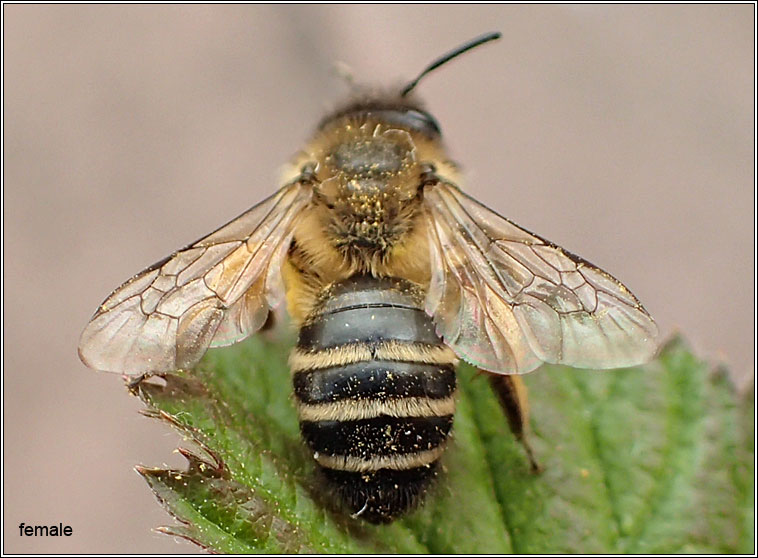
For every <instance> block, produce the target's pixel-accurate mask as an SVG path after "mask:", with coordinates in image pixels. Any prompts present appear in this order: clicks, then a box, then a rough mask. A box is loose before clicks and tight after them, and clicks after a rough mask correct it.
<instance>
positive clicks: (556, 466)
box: [132, 336, 754, 554]
mask: <svg viewBox="0 0 758 558" xmlns="http://www.w3.org/2000/svg"><path fill="white" fill-rule="evenodd" d="M291 346H292V339H291V338H290V337H287V338H284V339H281V338H280V339H276V340H266V339H264V338H263V337H262V336H258V337H255V338H252V339H250V340H248V341H245V342H243V343H240V344H238V345H236V346H234V347H229V348H225V349H217V350H213V351H210V352H209V353H208V355H207V356H206V357H205V359H204V360H203V362H202V363H201V365H200V366H199V367H198V369H197V370H195V371H193V372H191V373H183V374H181V375H180V374H176V375H169V376H166V377H165V378H164V379H163V381H160V380H156V379H150V380H145V381H141V382H138V383H136V384H134V385H132V388H133V389H134V391H136V392H137V393H138V394H139V395H140V397H141V398H142V400H143V401H144V402H145V404H146V406H147V409H146V411H145V414H147V415H149V416H152V417H155V418H158V419H161V420H164V421H166V422H167V423H169V424H171V425H172V426H173V427H175V428H177V429H178V430H179V431H180V432H181V433H182V434H183V435H184V436H185V438H186V439H187V441H188V442H189V443H190V445H191V446H193V449H183V450H182V453H183V454H184V455H185V456H186V457H187V459H188V462H189V465H188V468H187V469H186V470H182V471H179V470H164V469H152V468H146V467H138V471H139V472H140V473H141V474H142V475H143V476H144V478H145V479H146V481H147V482H148V484H149V485H150V487H151V488H152V490H153V491H154V493H155V494H156V496H157V497H158V500H159V501H160V502H161V503H162V504H163V505H164V506H165V507H166V509H167V510H168V511H169V512H170V513H171V515H173V516H174V517H175V518H176V520H177V521H178V523H177V524H176V525H174V526H169V527H162V528H160V529H159V530H160V531H162V532H164V533H167V534H170V535H173V536H178V537H183V538H186V539H189V540H191V541H193V542H196V543H197V544H199V545H201V546H203V547H204V548H207V549H209V550H212V551H216V552H235V553H242V552H272V553H279V552H288V553H289V552H308V553H322V552H338V553H356V554H357V553H395V552H402V553H429V552H431V553H440V554H442V553H583V554H588V553H645V554H648V553H752V552H753V550H754V540H753V505H754V502H753V496H752V495H753V484H752V482H753V481H752V479H753V455H754V445H753V439H754V422H753V403H752V402H753V397H752V393H750V394H747V395H746V396H745V397H742V398H740V397H738V396H737V395H736V393H735V391H734V389H733V387H732V385H731V384H730V382H729V379H728V375H727V374H726V373H725V372H724V371H718V372H716V373H714V372H712V371H710V370H709V368H708V366H707V365H706V364H705V363H704V362H702V361H700V360H698V359H697V358H696V357H694V356H693V355H692V354H691V352H690V351H689V349H688V348H687V347H686V345H685V344H684V342H682V341H681V340H680V339H674V340H672V341H670V342H669V343H668V344H667V345H666V346H665V347H664V348H663V349H662V351H661V354H660V356H659V358H658V359H657V360H656V361H654V362H652V363H650V364H649V365H647V366H644V367H639V368H630V369H620V370H614V371H604V372H596V371H587V370H575V369H571V368H566V367H561V366H544V367H543V368H541V369H540V370H538V371H536V372H534V373H532V374H529V375H528V376H527V377H525V381H526V384H527V386H528V388H529V394H530V403H531V408H532V413H531V414H532V418H531V433H530V441H531V444H532V446H533V448H534V450H535V453H536V456H537V459H538V460H539V461H540V463H541V465H542V466H543V467H544V472H542V473H541V474H534V473H532V472H531V470H530V467H529V461H528V459H527V458H526V454H525V452H524V450H523V448H522V447H521V446H520V444H519V443H518V442H517V441H516V440H515V439H514V437H513V435H512V434H511V433H510V431H509V429H508V425H507V421H506V420H505V417H504V415H503V412H502V410H501V409H500V407H499V404H498V402H497V400H496V398H495V397H494V395H493V394H492V392H491V390H490V388H489V384H488V382H487V381H486V380H485V378H483V377H482V376H481V375H477V373H476V372H475V371H474V370H473V369H472V368H471V367H468V366H462V367H461V369H460V381H459V383H460V393H459V402H458V411H457V413H456V418H455V426H454V436H453V442H452V444H451V445H450V446H451V447H449V449H448V451H447V452H446V454H445V456H444V457H443V461H442V463H443V470H444V473H443V475H442V476H441V479H440V480H439V481H438V482H437V484H436V485H435V487H434V489H433V490H432V491H431V492H430V493H429V494H428V495H427V497H426V501H425V503H424V504H423V505H422V506H421V507H420V508H419V509H418V510H416V511H414V512H412V513H410V514H409V515H407V516H406V517H404V518H403V519H401V520H399V521H396V522H395V523H393V524H391V525H385V526H375V525H369V524H367V523H365V522H362V521H360V520H358V519H352V518H350V517H349V516H348V515H346V514H344V513H341V512H340V511H339V507H338V505H337V504H336V503H335V498H334V496H333V495H332V494H329V493H328V492H326V491H325V489H324V487H323V486H322V485H321V483H320V482H319V477H318V474H317V472H316V467H315V465H314V462H313V460H312V458H311V456H310V454H309V452H308V451H307V450H306V448H305V446H304V444H303V443H302V442H301V441H300V435H299V427H298V422H297V417H296V414H295V410H294V407H293V405H292V401H291V389H292V388H291V384H290V374H289V370H288V368H287V354H288V351H289V349H290V347H291Z"/></svg>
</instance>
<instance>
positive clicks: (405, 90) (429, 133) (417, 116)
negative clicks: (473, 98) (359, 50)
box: [318, 33, 500, 140]
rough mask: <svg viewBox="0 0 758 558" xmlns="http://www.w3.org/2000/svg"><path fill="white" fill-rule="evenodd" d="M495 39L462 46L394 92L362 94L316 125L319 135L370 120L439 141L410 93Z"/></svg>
mask: <svg viewBox="0 0 758 558" xmlns="http://www.w3.org/2000/svg"><path fill="white" fill-rule="evenodd" d="M498 38H500V33H486V34H484V35H482V36H480V37H476V38H475V39H472V40H470V41H468V42H467V43H464V44H463V45H461V46H459V47H458V48H456V49H454V50H452V51H450V52H448V53H447V54H445V55H443V56H441V57H439V58H438V59H437V60H435V61H434V62H432V63H431V64H429V65H428V66H427V67H426V68H424V71H422V72H421V73H420V74H419V75H418V76H417V77H416V79H414V80H413V81H411V82H410V83H408V84H406V85H405V86H404V87H402V88H400V89H398V90H397V91H396V92H390V93H389V94H383V95H376V94H363V95H362V96H360V97H358V98H357V99H355V100H353V101H352V102H351V103H349V104H347V105H346V106H344V107H343V108H341V109H339V110H337V111H336V112H334V113H332V114H330V115H328V116H327V117H326V118H324V119H323V120H322V121H321V123H320V124H319V127H318V129H319V131H321V130H324V129H325V128H328V127H329V125H330V124H332V123H333V122H335V121H339V120H342V119H348V120H352V121H355V122H365V121H367V120H373V121H375V122H381V123H383V124H385V125H386V126H389V127H396V128H399V129H402V130H406V131H408V132H410V133H411V134H412V135H415V134H420V135H422V136H424V137H426V138H428V139H431V140H439V139H440V138H441V137H442V131H441V130H440V126H439V124H438V123H437V120H436V119H435V118H434V117H433V116H432V115H431V114H429V113H428V112H427V111H426V110H424V109H423V108H422V106H421V104H420V102H418V101H417V100H415V99H413V97H412V96H411V95H410V93H411V92H412V91H413V90H414V89H415V88H416V85H418V83H419V82H420V81H421V79H422V78H423V77H424V76H426V75H427V74H428V73H429V72H431V71H432V70H435V69H437V68H439V67H440V66H442V65H443V64H445V63H446V62H449V61H450V60H452V59H453V58H456V57H457V56H459V55H461V54H463V53H464V52H466V51H468V50H471V49H472V48H474V47H477V46H479V45H481V44H484V43H487V42H489V41H492V40H495V39H498Z"/></svg>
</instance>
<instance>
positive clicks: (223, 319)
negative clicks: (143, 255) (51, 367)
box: [79, 182, 311, 374]
mask: <svg viewBox="0 0 758 558" xmlns="http://www.w3.org/2000/svg"><path fill="white" fill-rule="evenodd" d="M310 197H311V188H310V187H308V186H304V185H301V184H300V183H299V182H296V183H293V184H290V185H288V186H285V187H284V188H282V189H281V190H279V191H278V192H277V193H276V194H274V195H273V196H271V197H269V198H268V199H266V200H264V201H263V202H261V203H260V204H258V205H256V206H254V207H253V208H251V209H249V210H248V211H246V212H245V213H243V214H242V215H240V216H239V217H237V218H236V219H234V220H232V221H230V222H229V223H228V224H226V225H224V226H223V227H221V228H220V229H218V230H217V231H215V232H214V233H212V234H210V235H208V236H206V237H205V238H202V239H201V240H199V241H197V242H195V243H194V244H191V245H190V246H187V247H186V248H184V249H182V250H179V251H178V252H176V253H174V254H173V255H171V256H169V257H168V258H166V259H165V260H163V261H160V262H158V263H156V264H154V265H152V266H150V267H148V268H147V269H146V270H144V271H143V272H142V273H139V274H138V275H136V276H134V277H133V278H132V279H130V280H129V281H127V282H126V283H124V284H123V285H121V286H120V287H119V288H118V289H116V290H115V291H114V292H113V293H112V294H111V295H110V296H109V297H108V298H107V299H106V300H105V301H104V302H103V303H102V304H101V305H100V308H98V310H97V312H96V313H95V315H94V316H93V317H92V320H91V321H90V322H89V324H88V325H87V327H86V328H85V329H84V332H83V333H82V336H81V339H80V341H79V356H80V358H81V359H82V361H83V362H84V363H85V364H86V365H87V366H89V367H91V368H95V369H97V370H103V371H108V372H120V373H124V374H142V373H145V372H166V371H171V370H176V369H179V368H189V367H191V366H193V365H194V364H196V363H197V362H198V361H199V360H200V358H201V357H202V356H203V354H204V353H205V351H206V350H207V349H208V348H209V347H214V346H221V345H230V344H232V343H235V342H237V341H240V340H242V339H244V338H245V337H247V336H249V335H250V334H252V333H254V332H255V331H257V330H258V329H259V328H260V327H261V326H262V325H263V323H264V322H265V320H266V317H267V316H268V312H269V309H270V308H273V307H274V306H276V305H277V304H278V303H279V302H280V301H281V299H282V298H283V296H284V287H283V285H282V278H281V274H280V268H281V264H282V262H283V259H284V258H285V256H286V253H287V249H288V247H289V244H290V240H291V238H292V223H293V220H294V219H295V217H296V216H297V214H298V213H299V212H300V211H301V210H302V209H303V208H304V207H305V205H306V204H307V203H308V202H309V200H310Z"/></svg>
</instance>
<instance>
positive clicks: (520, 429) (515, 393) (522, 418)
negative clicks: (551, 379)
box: [487, 374, 542, 473]
mask: <svg viewBox="0 0 758 558" xmlns="http://www.w3.org/2000/svg"><path fill="white" fill-rule="evenodd" d="M487 376H488V377H489V380H490V385H491V386H492V389H493V390H494V391H495V394H496V395H497V398H498V400H499V401H500V406H501V407H502V408H503V411H504V412H505V418H507V419H508V425H509V426H510V427H511V432H513V434H514V436H516V439H517V440H518V441H519V442H521V445H522V446H524V450H525V451H526V455H527V457H528V458H529V463H530V464H531V466H532V472H533V473H539V472H540V471H542V467H540V464H539V463H537V460H536V459H535V457H534V452H533V451H532V447H531V446H530V445H529V441H528V440H527V436H526V435H527V430H528V424H529V401H528V398H527V394H526V386H525V385H524V381H523V380H522V379H521V377H520V376H515V375H513V376H510V375H507V374H487Z"/></svg>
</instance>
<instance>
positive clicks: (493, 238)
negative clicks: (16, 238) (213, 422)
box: [79, 33, 657, 523]
mask: <svg viewBox="0 0 758 558" xmlns="http://www.w3.org/2000/svg"><path fill="white" fill-rule="evenodd" d="M497 37H499V34H496V33H493V34H488V35H484V36H482V37H480V38H477V39H474V40H472V41H470V42H468V43H466V44H464V45H463V46H461V47H459V48H457V49H455V50H454V51H452V52H451V53H449V54H447V55H445V56H443V57H441V58H440V59H438V60H437V61H435V62H434V63H433V64H431V65H430V66H429V67H427V68H426V69H425V70H424V71H423V72H422V73H421V74H420V75H419V77H418V78H417V79H416V80H414V81H413V82H411V83H410V84H409V85H408V86H407V87H405V88H404V89H402V90H400V91H392V92H390V93H384V94H373V95H359V96H358V97H357V98H353V99H352V100H351V101H350V102H349V103H347V104H345V105H344V106H342V107H341V108H340V109H339V110H337V111H335V112H334V113H332V114H330V115H328V116H327V117H326V118H324V119H323V120H322V121H321V123H320V124H319V125H318V127H317V130H316V132H315V135H314V137H313V139H312V140H311V141H310V142H309V143H308V144H307V145H306V146H305V148H304V149H303V150H302V151H301V152H300V154H299V155H298V156H297V157H296V159H295V161H294V164H293V166H292V171H291V174H290V178H288V179H287V180H286V181H285V185H284V186H283V187H282V188H281V189H280V190H279V191H277V192H276V193H275V194H273V195H272V196H271V197H269V198H267V199H265V200H264V201H262V202H261V203H259V204H258V205H256V206H254V207H252V208H251V209H249V210H248V211H246V212H245V213H243V214H242V215H240V216H239V217H237V218H236V219H233V220H232V221H230V222H229V223H228V224H226V225H224V226H223V227H221V228H220V229H218V230H216V231H215V232H213V233H211V234H209V235H208V236H206V237H204V238H202V239H200V240H198V241H197V242H194V243H193V244H190V245H189V246H187V247H186V248H183V249H181V250H179V251H177V252H175V253H174V254H172V255H171V256H169V257H168V258H166V259H164V260H162V261H160V262H158V263H156V264H154V265H152V266H150V267H148V268H147V269H146V270H144V271H142V272H141V273H139V274H138V275H136V276H134V277H133V278H132V279H130V280H129V281H127V282H126V283H124V284H123V285H122V286H120V287H119V288H118V289H116V290H115V291H114V292H113V294H111V295H110V296H109V297H108V298H107V299H106V300H105V301H104V302H103V303H102V304H101V305H100V307H99V309H98V310H97V312H96V313H95V315H94V316H93V318H92V320H91V321H90V323H89V324H88V325H87V327H86V329H85V330H84V332H83V334H82V337H81V341H80V345H79V354H80V356H81V359H82V361H83V362H84V363H85V364H86V365H87V366H89V367H91V368H95V369H98V370H104V371H111V372H119V373H123V374H148V375H149V374H161V373H166V372H170V371H173V370H176V369H188V368H192V367H193V366H195V365H196V364H197V363H198V361H199V360H200V358H201V357H202V356H203V354H204V353H205V352H206V350H207V349H208V348H210V347H221V346H225V345H231V344H232V343H236V342H238V341H241V340H243V339H245V338H246V337H248V336H249V335H251V334H253V333H255V332H256V331H258V330H259V329H261V327H262V326H263V325H264V323H265V322H266V320H267V317H268V316H269V313H270V312H271V311H272V309H273V308H275V307H276V306H277V305H278V304H279V303H281V302H282V301H283V300H285V299H286V301H287V309H288V313H289V315H290V317H291V319H292V321H294V323H295V324H297V326H298V327H299V339H298V342H297V346H296V347H295V348H294V349H293V351H292V353H291V355H290V359H289V362H290V367H291V370H292V380H293V384H294V394H295V404H296V407H297V413H298V417H299V420H300V427H301V432H302V436H303V438H304V440H305V442H306V444H307V445H308V447H309V448H310V450H311V451H312V452H313V456H314V458H315V460H316V463H317V464H318V466H319V469H320V470H321V472H322V473H323V477H324V478H325V479H326V480H327V483H328V484H329V485H331V487H332V488H333V489H334V490H335V491H336V492H337V493H338V494H339V495H340V498H341V500H342V501H343V502H344V504H345V505H346V506H347V508H348V509H349V510H350V512H351V513H352V514H353V515H356V516H359V517H361V518H363V519H365V520H368V521H370V522H375V523H383V522H389V521H392V520H393V519H395V518H396V517H398V516H399V515H401V514H402V513H403V512H405V511H406V510H408V509H410V508H411V507H413V506H414V505H415V504H416V503H417V502H418V501H419V500H420V497H421V496H422V495H423V494H424V493H425V491H426V489H427V487H428V486H429V484H430V481H431V480H432V479H433V478H434V477H435V476H436V474H437V469H438V463H439V459H440V456H441V455H442V452H443V450H444V449H445V446H446V443H447V441H448V438H449V436H450V432H451V428H452V424H453V415H454V412H455V396H456V376H455V367H456V364H457V362H458V359H463V360H464V361H466V362H469V363H470V364H472V365H474V366H475V367H477V368H478V369H479V370H481V371H482V372H483V373H486V374H487V375H488V376H489V378H490V380H491V383H492V386H493V387H494V389H495V392H496V394H497V396H498V398H499V400H500V402H501V404H502V406H503V408H504V411H505V416H506V418H507V419H508V421H509V423H510V427H511V429H512V430H513V432H514V433H515V434H516V436H517V437H518V438H519V439H520V440H521V441H522V442H523V443H524V445H525V448H526V449H527V454H528V456H529V459H530V461H531V463H532V466H533V467H534V468H536V467H537V465H536V461H535V460H534V457H533V456H532V453H531V451H530V450H529V446H528V444H527V443H526V439H525V437H524V434H525V432H524V431H525V425H526V421H527V417H526V414H527V413H526V391H525V388H524V385H523V384H522V382H521V381H520V379H519V375H520V374H525V373H527V372H530V371H532V370H534V369H535V368H537V367H538V366H539V365H540V364H542V363H557V364H565V365H569V366H575V367H582V368H616V367H623V366H633V365H637V364H641V363H643V362H645V361H646V360H648V359H649V358H650V357H651V356H652V354H653V353H654V351H655V349H656V341H655V339H656V335H657V328H656V325H655V322H654V321H653V320H652V318H651V317H650V315H649V314H648V313H647V312H646V311H645V309H644V308H643V307H642V305H641V304H640V302H639V301H638V300H637V299H636V298H635V297H634V295H633V294H632V293H631V292H630V291H629V290H628V289H627V288H626V287H625V286H624V285H622V284H621V283H620V282H619V281H617V280H616V279H614V278H613V277H612V276H611V275H610V274H608V273H606V272H605V271H603V270H601V269H599V268H598V267H596V266H594V265H592V264H591V263H589V262H587V261H586V260H584V259H582V258H580V257H578V256H575V255H573V254H571V253H570V252H567V251H566V250H564V249H562V248H561V247H559V246H557V245H555V244H553V243H552V242H549V241H548V240H545V239H544V238H542V237H540V236H537V235H535V234H533V233H531V232H529V231H527V230H525V229H523V228H521V227H519V226H517V225H515V224H514V223H512V222H511V221H509V220H508V219H506V218H504V217H501V216H500V215H498V214H497V213H495V212H494V211H492V210H491V209H488V208H487V207H485V206H484V205H482V204H481V203H479V202H478V201H476V200H475V199H473V198H471V197H470V196H468V195H467V194H466V193H464V192H462V191H461V190H460V189H459V188H458V186H457V185H456V183H457V182H458V173H457V170H456V166H455V164H454V163H452V162H451V161H450V159H449V158H448V155H447V153H446V152H445V148H444V146H443V143H442V134H441V132H440V127H439V125H438V123H437V121H436V120H435V119H434V117H433V116H432V115H431V114H429V113H428V112H427V111H426V110H425V109H424V108H423V105H422V104H421V103H420V102H419V101H418V100H416V99H415V98H414V97H413V95H411V94H410V93H411V92H412V90H413V89H414V87H415V85H416V83H418V80H419V79H421V77H423V76H424V75H426V74H427V73H428V72H429V71H431V70H432V69H434V68H436V67H438V66H440V65H441V64H443V63H444V62H447V61H448V60H450V59H452V58H454V57H455V56H457V55H459V54H461V53H462V52H465V51H466V50H469V49H470V48H473V47H475V46H478V45H480V44H482V43H485V42H487V41H490V40H492V39H495V38H497Z"/></svg>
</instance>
